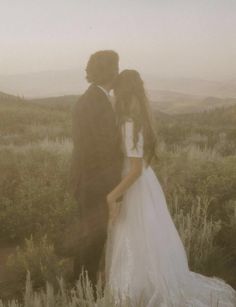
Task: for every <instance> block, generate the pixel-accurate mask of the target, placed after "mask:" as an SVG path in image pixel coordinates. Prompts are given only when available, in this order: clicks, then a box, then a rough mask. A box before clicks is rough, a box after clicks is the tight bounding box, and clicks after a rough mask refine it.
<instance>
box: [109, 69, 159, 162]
mask: <svg viewBox="0 0 236 307" xmlns="http://www.w3.org/2000/svg"><path fill="white" fill-rule="evenodd" d="M113 89H114V94H115V97H116V105H115V109H116V114H117V120H118V126H119V128H120V129H121V126H122V124H123V123H124V122H125V121H126V120H127V119H132V120H133V122H134V135H133V137H134V138H133V142H134V146H136V145H137V141H138V133H139V131H140V130H141V129H142V131H143V136H144V159H145V161H146V162H147V164H150V162H151V161H152V159H153V158H154V157H156V146H157V138H156V133H155V128H154V120H153V117H152V115H151V111H150V106H149V102H148V99H147V96H146V93H145V89H144V84H143V80H142V79H141V77H140V75H139V73H138V72H137V71H136V70H130V69H126V70H124V71H122V72H121V73H120V74H119V76H118V77H117V79H116V81H115V83H114V88H113Z"/></svg>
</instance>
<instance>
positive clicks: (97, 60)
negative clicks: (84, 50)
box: [86, 50, 119, 85]
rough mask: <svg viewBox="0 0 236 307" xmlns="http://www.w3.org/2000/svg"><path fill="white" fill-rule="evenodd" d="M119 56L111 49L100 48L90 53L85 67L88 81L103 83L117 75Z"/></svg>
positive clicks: (97, 83)
mask: <svg viewBox="0 0 236 307" xmlns="http://www.w3.org/2000/svg"><path fill="white" fill-rule="evenodd" d="M118 72H119V56H118V54H117V53H116V52H115V51H113V50H101V51H97V52H95V53H94V54H92V55H91V56H90V58H89V61H88V64H87V67H86V73H87V76H86V79H87V80H88V82H89V83H95V84H96V85H104V84H106V83H108V82H110V81H112V80H114V78H115V77H116V76H117V75H118Z"/></svg>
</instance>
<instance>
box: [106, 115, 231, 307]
mask: <svg viewBox="0 0 236 307" xmlns="http://www.w3.org/2000/svg"><path fill="white" fill-rule="evenodd" d="M122 128H123V129H122V132H123V148H124V153H125V155H126V159H125V163H124V168H123V175H125V174H126V173H127V172H128V170H129V160H128V157H140V158H142V157H143V135H142V133H141V132H139V138H138V144H137V147H136V148H135V149H134V148H133V135H132V134H133V122H132V121H127V122H126V123H125V124H124V125H123V127H122ZM105 274H106V286H108V287H109V288H110V289H111V290H112V292H113V294H114V297H115V298H116V301H117V303H120V302H122V301H123V300H124V299H125V298H126V297H129V298H130V300H131V302H132V306H136V305H137V303H138V302H139V301H140V299H141V301H142V302H144V303H143V305H142V306H145V307H158V306H163V307H164V306H165V307H170V306H171V307H172V306H174V307H185V306H188V307H190V306H191V307H210V306H212V307H223V306H224V307H235V306H236V292H235V290H234V289H233V288H232V287H231V286H229V285H228V284H226V283H225V282H224V281H223V280H221V279H218V278H215V277H213V278H209V277H206V276H203V275H200V274H198V273H194V272H192V271H190V270H189V267H188V260H187V257H186V252H185V249H184V247H183V244H182V241H181V239H180V237H179V234H178V232H177V230H176V227H175V225H174V223H173V221H172V218H171V216H170V213H169V211H168V207H167V204H166V199H165V196H164V193H163V190H162V188H161V186H160V184H159V181H158V179H157V177H156V175H155V173H154V171H153V170H152V168H151V167H150V166H148V167H146V166H145V161H144V159H143V171H142V174H141V176H140V177H139V178H138V180H137V181H136V182H135V183H134V184H133V185H132V186H131V187H130V188H129V189H128V191H127V192H126V193H125V195H124V198H123V202H122V204H121V210H120V214H119V216H118V217H117V220H116V221H115V223H114V224H113V225H112V226H110V228H109V231H108V239H107V244H106V255H105ZM138 306H140V305H138Z"/></svg>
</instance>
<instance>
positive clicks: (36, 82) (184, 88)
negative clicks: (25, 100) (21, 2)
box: [0, 68, 236, 101]
mask: <svg viewBox="0 0 236 307" xmlns="http://www.w3.org/2000/svg"><path fill="white" fill-rule="evenodd" d="M141 75H142V77H143V80H144V82H145V86H146V88H147V92H148V93H149V96H150V98H151V99H152V100H155V101H156V100H159V94H160V92H176V93H184V94H186V95H195V96H201V97H207V96H214V97H219V98H226V97H233V98H236V80H234V79H232V80H230V81H227V82H226V81H224V82H223V81H222V82H219V81H209V80H201V79H191V78H160V77H157V76H155V75H151V74H145V73H142V74H141ZM87 86H88V83H87V81H86V78H85V72H84V69H82V68H81V69H74V70H58V71H42V72H36V73H27V74H17V75H0V89H1V90H2V91H4V92H9V93H13V94H15V95H20V96H25V97H31V98H33V97H49V96H62V95H71V94H72V95H77V94H81V93H82V92H83V91H84V90H85V89H86V88H87Z"/></svg>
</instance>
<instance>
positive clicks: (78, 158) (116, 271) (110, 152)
mask: <svg viewBox="0 0 236 307" xmlns="http://www.w3.org/2000/svg"><path fill="white" fill-rule="evenodd" d="M86 73H87V81H88V82H89V83H91V85H90V86H89V88H88V89H87V91H86V92H85V93H84V94H83V95H82V96H81V97H80V98H79V100H78V101H77V103H76V105H75V108H74V112H73V125H72V128H73V129H72V132H73V133H72V136H73V145H74V147H73V155H72V158H73V159H72V172H73V176H72V177H73V191H74V195H75V197H76V199H77V203H78V215H79V219H80V224H81V229H82V234H81V233H78V238H79V237H80V236H82V237H83V238H84V239H83V243H82V244H83V245H82V246H81V248H80V249H79V253H78V254H77V255H76V257H75V258H74V274H75V278H79V275H80V273H81V271H82V268H84V269H85V270H86V271H87V272H88V277H89V279H90V281H91V282H92V284H93V285H94V286H95V285H96V283H97V280H98V276H99V274H102V275H103V276H104V284H105V286H106V287H109V289H111V290H112V292H113V293H114V297H115V298H116V300H117V302H118V303H120V302H121V301H122V300H123V299H124V300H125V299H126V298H127V297H128V298H129V299H130V301H131V302H132V303H133V306H138V302H139V301H140V298H141V297H142V302H143V304H144V305H143V306H145V307H146V306H148V307H152V306H153V307H158V306H166V307H170V306H176V307H183V306H197V307H198V306H199V307H200V306H201V307H208V306H227V307H233V306H236V293H235V291H234V290H233V289H232V288H231V287H230V286H229V285H228V284H226V283H225V282H224V281H223V280H220V279H218V278H215V277H213V278H209V277H205V276H203V275H200V274H197V273H194V272H192V271H190V270H189V267H188V260H187V257H186V252H185V249H184V246H183V244H182V241H181V239H180V237H179V234H178V232H177V229H176V227H175V225H174V223H173V220H172V218H171V215H170V213H169V211H168V206H167V203H166V199H165V195H164V193H163V190H162V187H161V185H160V183H159V181H158V178H157V177H156V175H155V173H154V171H153V169H152V166H151V162H152V160H153V159H154V158H155V156H156V145H157V138H156V134H155V129H154V125H153V120H152V116H151V111H150V107H149V104H148V99H147V97H146V94H145V89H144V84H143V81H142V79H141V77H140V74H139V73H138V72H137V71H135V70H124V71H122V72H121V73H119V56H118V54H117V53H116V52H114V51H111V50H103V51H98V52H96V53H94V54H93V55H92V56H91V57H90V59H89V61H88V64H87V67H86ZM111 90H113V92H114V97H111V95H110V91H111ZM75 244H76V242H75Z"/></svg>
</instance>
